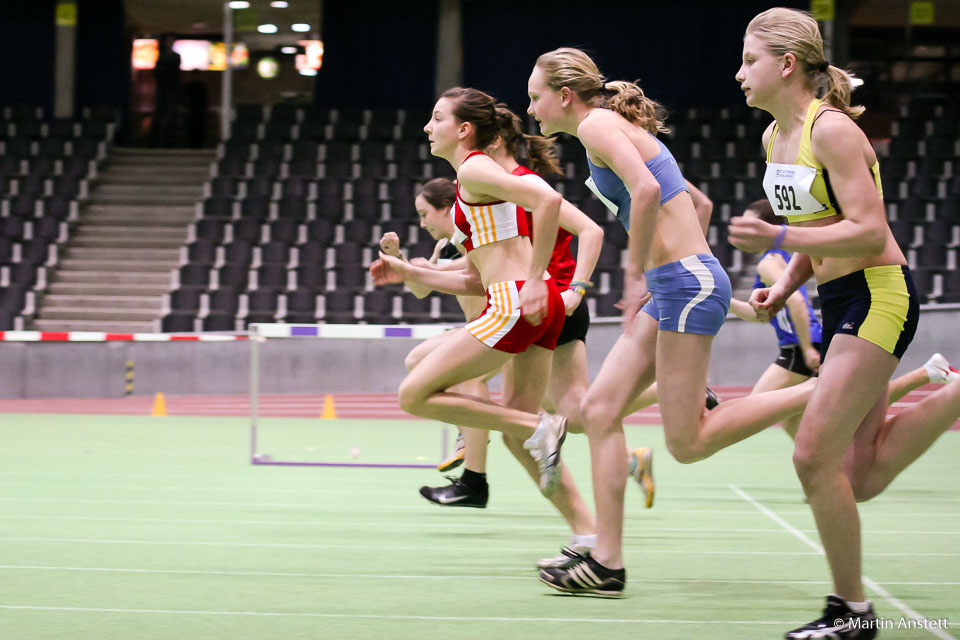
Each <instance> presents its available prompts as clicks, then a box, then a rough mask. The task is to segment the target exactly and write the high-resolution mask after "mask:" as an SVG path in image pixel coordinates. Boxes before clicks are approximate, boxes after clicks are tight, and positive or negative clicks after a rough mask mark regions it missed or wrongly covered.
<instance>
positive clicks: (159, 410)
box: [150, 392, 167, 417]
mask: <svg viewBox="0 0 960 640" xmlns="http://www.w3.org/2000/svg"><path fill="white" fill-rule="evenodd" d="M150 415H151V416H161V417H162V416H165V415H167V399H166V398H164V397H163V393H162V392H157V395H155V396H154V397H153V411H151V412H150Z"/></svg>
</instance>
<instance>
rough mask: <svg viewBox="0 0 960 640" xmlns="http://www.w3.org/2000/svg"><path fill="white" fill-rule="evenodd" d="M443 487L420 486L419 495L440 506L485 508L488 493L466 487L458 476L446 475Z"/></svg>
mask: <svg viewBox="0 0 960 640" xmlns="http://www.w3.org/2000/svg"><path fill="white" fill-rule="evenodd" d="M447 480H449V481H450V484H448V485H447V486H445V487H420V495H422V496H423V497H424V498H426V499H427V500H429V501H430V502H432V503H433V504H438V505H440V506H441V507H474V508H476V509H486V508H487V499H488V498H489V493H487V492H486V491H483V492H481V491H477V490H476V489H474V488H472V487H468V486H467V485H466V484H465V483H464V482H463V481H462V480H460V478H454V477H452V476H447Z"/></svg>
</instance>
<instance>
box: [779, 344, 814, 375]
mask: <svg viewBox="0 0 960 640" xmlns="http://www.w3.org/2000/svg"><path fill="white" fill-rule="evenodd" d="M813 346H814V348H815V349H817V351H819V350H820V343H819V342H814V343H813ZM773 364H775V365H777V366H778V367H783V368H784V369H786V370H787V371H790V372H792V373H799V374H800V375H802V376H806V377H808V378H812V377H814V376H815V375H817V372H816V371H813V370H811V369H810V367H808V366H807V361H806V360H804V359H803V349H801V348H800V345H798V344H790V345H787V346H785V347H780V355H779V356H777V359H776V360H774V361H773Z"/></svg>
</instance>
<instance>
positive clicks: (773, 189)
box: [763, 100, 883, 222]
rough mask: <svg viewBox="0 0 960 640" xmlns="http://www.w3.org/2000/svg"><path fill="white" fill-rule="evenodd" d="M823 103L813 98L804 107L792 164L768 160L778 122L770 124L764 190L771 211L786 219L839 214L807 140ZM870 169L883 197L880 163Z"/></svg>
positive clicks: (815, 218)
mask: <svg viewBox="0 0 960 640" xmlns="http://www.w3.org/2000/svg"><path fill="white" fill-rule="evenodd" d="M822 104H823V100H814V101H813V102H811V103H810V106H809V107H807V115H806V118H805V119H804V121H803V131H802V132H801V134H800V150H799V151H798V152H797V160H796V163H795V164H781V163H777V162H770V157H771V156H772V155H773V143H774V140H776V138H777V131H778V130H779V126H778V125H777V124H774V125H773V131H772V132H771V133H770V142H768V143H767V169H766V172H765V173H764V175H763V190H764V191H765V192H766V194H767V199H768V200H769V201H770V204H771V206H772V207H773V210H774V212H775V213H777V214H778V215H781V216H784V217H785V218H786V219H787V222H805V221H807V220H819V219H820V218H829V217H830V216H836V215H839V214H840V205H839V204H838V203H837V200H836V198H835V197H834V195H833V189H832V188H831V187H830V176H829V175H828V173H827V170H826V169H824V168H823V165H822V164H820V163H819V162H817V160H816V158H814V157H813V145H811V143H810V136H811V131H812V130H813V122H814V120H816V116H817V110H818V109H819V108H820V105H822ZM870 171H871V173H873V181H874V183H875V184H876V185H877V193H879V194H880V197H881V198H883V186H882V185H881V184H880V163H879V162H874V163H873V166H872V167H870Z"/></svg>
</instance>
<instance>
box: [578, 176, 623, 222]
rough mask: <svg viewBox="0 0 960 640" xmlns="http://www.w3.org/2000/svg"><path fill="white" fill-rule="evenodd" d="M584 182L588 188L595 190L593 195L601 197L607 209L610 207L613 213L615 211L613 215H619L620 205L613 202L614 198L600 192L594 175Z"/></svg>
mask: <svg viewBox="0 0 960 640" xmlns="http://www.w3.org/2000/svg"><path fill="white" fill-rule="evenodd" d="M583 184H585V185H587V188H588V189H590V191H593V195H595V196H597V198H599V199H600V202H602V203H603V204H604V206H605V207H606V208H607V209H609V210H610V212H611V213H613V215H615V216H619V213H620V207H618V206H617V205H616V203H614V202H613V200H611V199H610V198H607V197H604V195H603V194H602V193H600V189H599V188H598V187H597V183H596V182H594V181H593V176H590V177H589V178H587V179H586V180H584V181H583Z"/></svg>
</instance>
